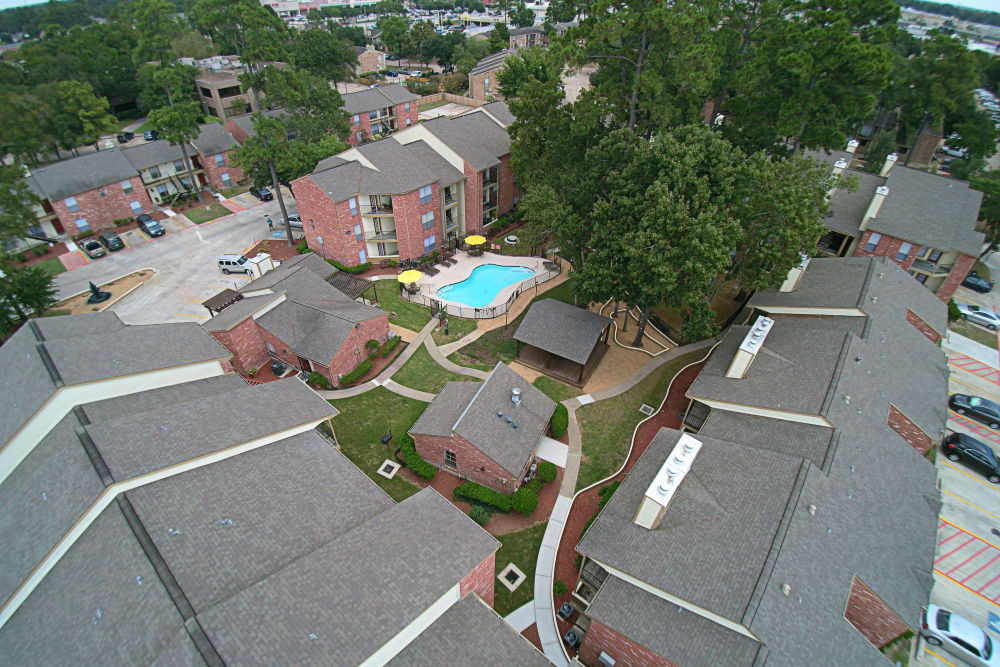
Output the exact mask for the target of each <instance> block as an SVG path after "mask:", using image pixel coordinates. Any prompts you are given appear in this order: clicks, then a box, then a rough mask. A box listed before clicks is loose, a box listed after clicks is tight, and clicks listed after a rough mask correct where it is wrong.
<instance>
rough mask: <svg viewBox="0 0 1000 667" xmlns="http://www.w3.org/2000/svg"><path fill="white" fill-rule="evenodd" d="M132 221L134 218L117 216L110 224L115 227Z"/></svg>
mask: <svg viewBox="0 0 1000 667" xmlns="http://www.w3.org/2000/svg"><path fill="white" fill-rule="evenodd" d="M134 221H135V218H118V219H117V220H115V221H114V222H112V223H111V224H113V225H114V226H115V227H121V226H122V225H127V224H129V223H130V222H134Z"/></svg>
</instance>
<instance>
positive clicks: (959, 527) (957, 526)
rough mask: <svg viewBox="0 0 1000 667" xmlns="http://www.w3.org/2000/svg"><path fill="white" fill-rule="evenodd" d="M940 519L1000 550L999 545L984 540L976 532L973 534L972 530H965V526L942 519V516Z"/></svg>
mask: <svg viewBox="0 0 1000 667" xmlns="http://www.w3.org/2000/svg"><path fill="white" fill-rule="evenodd" d="M941 520H942V521H944V522H945V523H947V524H948V525H949V526H951V527H952V528H958V529H959V530H960V531H962V532H963V533H965V534H966V535H972V536H973V537H975V538H976V539H978V540H982V541H983V542H986V544H988V545H990V546H991V547H993V548H994V549H996V550H997V551H1000V547H998V546H997V545H995V544H993V543H992V542H990V541H989V540H984V539H983V538H981V537H979V536H978V535H976V534H975V533H973V532H972V531H969V530H966V529H965V528H962V527H961V526H959V525H958V524H957V523H955V522H954V521H948V519H944V518H942V519H941Z"/></svg>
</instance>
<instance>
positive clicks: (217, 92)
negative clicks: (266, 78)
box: [195, 56, 285, 121]
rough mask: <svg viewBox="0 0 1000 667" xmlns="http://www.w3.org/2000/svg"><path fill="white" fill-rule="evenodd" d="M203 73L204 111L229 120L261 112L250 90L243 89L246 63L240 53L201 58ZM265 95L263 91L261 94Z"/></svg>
mask: <svg viewBox="0 0 1000 667" xmlns="http://www.w3.org/2000/svg"><path fill="white" fill-rule="evenodd" d="M198 66H199V67H201V72H200V73H199V74H198V76H196V77H195V86H196V87H197V88H198V100H199V101H200V102H201V108H202V111H204V112H205V114H206V115H208V116H215V117H216V118H221V119H223V121H225V120H226V119H227V118H231V117H233V116H238V115H240V114H244V113H247V112H253V111H257V104H256V102H254V96H253V94H252V93H251V92H250V91H246V92H244V91H243V90H242V88H241V84H240V79H239V76H240V74H243V73H244V72H246V65H245V64H244V63H242V62H240V60H239V59H238V58H237V56H213V57H211V58H204V59H202V60H200V61H198ZM262 66H263V67H267V66H274V67H282V68H283V67H284V66H285V65H284V63H262ZM260 97H261V98H263V97H264V95H263V93H261V94H260Z"/></svg>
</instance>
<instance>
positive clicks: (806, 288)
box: [749, 257, 916, 310]
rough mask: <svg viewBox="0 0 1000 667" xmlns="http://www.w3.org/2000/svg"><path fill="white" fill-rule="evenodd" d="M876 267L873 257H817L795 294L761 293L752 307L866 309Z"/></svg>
mask: <svg viewBox="0 0 1000 667" xmlns="http://www.w3.org/2000/svg"><path fill="white" fill-rule="evenodd" d="M874 264H875V259H874V258H871V257H836V258H835V257H814V258H812V259H810V260H809V264H808V265H807V266H806V270H805V271H804V272H803V273H802V275H801V276H800V277H799V281H798V283H797V284H796V285H795V289H793V290H792V291H791V292H780V291H778V288H777V287H774V288H771V289H767V290H761V291H759V292H757V293H756V294H754V295H753V297H752V298H751V299H750V302H749V305H751V306H755V307H757V308H761V309H764V310H766V309H767V307H768V306H787V307H792V308H859V309H864V307H865V305H866V304H865V294H866V292H867V291H868V281H869V280H870V279H871V272H872V267H873V266H874ZM914 282H916V281H914Z"/></svg>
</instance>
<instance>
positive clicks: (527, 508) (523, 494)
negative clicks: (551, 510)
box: [511, 478, 538, 516]
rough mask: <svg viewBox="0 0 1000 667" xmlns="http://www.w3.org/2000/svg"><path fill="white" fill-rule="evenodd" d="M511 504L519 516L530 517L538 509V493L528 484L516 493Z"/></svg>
mask: <svg viewBox="0 0 1000 667" xmlns="http://www.w3.org/2000/svg"><path fill="white" fill-rule="evenodd" d="M536 479H537V478H536ZM533 481H534V480H533ZM511 504H512V505H513V507H514V510H515V511H516V512H517V513H518V514H521V515H524V516H528V515H529V514H531V513H532V512H534V511H535V508H536V507H538V491H536V490H535V489H533V488H531V487H530V486H528V485H527V484H526V485H524V486H522V487H521V488H520V489H518V490H517V491H515V492H514V497H513V498H511Z"/></svg>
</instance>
